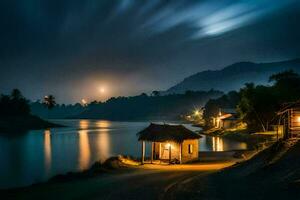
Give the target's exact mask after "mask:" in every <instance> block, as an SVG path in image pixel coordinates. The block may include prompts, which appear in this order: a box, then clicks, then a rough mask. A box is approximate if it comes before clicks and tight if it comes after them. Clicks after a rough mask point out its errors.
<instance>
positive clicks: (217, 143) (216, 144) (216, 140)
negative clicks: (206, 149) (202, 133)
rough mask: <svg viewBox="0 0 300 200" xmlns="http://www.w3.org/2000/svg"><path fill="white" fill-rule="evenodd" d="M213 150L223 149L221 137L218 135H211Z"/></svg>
mask: <svg viewBox="0 0 300 200" xmlns="http://www.w3.org/2000/svg"><path fill="white" fill-rule="evenodd" d="M212 139H213V140H212V142H213V146H212V148H213V151H224V144H223V139H222V138H220V137H213V138H212Z"/></svg>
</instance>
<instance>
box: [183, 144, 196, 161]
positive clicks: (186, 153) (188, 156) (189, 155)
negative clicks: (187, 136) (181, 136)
mask: <svg viewBox="0 0 300 200" xmlns="http://www.w3.org/2000/svg"><path fill="white" fill-rule="evenodd" d="M190 145H191V146H192V152H190V148H191V147H190ZM198 154H199V144H198V139H196V140H184V141H183V143H182V162H183V163H184V162H189V161H194V160H197V159H198V156H199V155H198Z"/></svg>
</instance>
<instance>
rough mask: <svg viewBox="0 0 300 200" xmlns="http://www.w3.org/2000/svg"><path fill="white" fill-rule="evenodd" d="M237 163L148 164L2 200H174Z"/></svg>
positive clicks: (12, 193) (45, 186)
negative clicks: (174, 194)
mask: <svg viewBox="0 0 300 200" xmlns="http://www.w3.org/2000/svg"><path fill="white" fill-rule="evenodd" d="M235 161H236V160H233V159H232V160H226V161H224V160H222V161H220V160H219V161H213V162H212V161H209V162H205V161H202V162H200V163H195V164H184V165H166V164H164V165H159V164H154V165H153V164H145V165H143V166H132V167H130V168H129V169H119V170H116V172H113V173H108V174H102V175H99V176H96V177H92V178H85V179H80V180H75V181H71V182H63V183H47V184H41V185H36V186H31V187H27V188H23V189H18V190H13V191H8V192H5V193H4V194H2V195H1V196H2V197H4V198H1V199H56V200H57V199H122V200H124V199H130V200H133V199H143V200H146V199H172V198H171V196H170V195H169V191H171V190H172V189H173V188H177V186H178V185H180V184H186V183H188V182H190V181H192V180H193V179H195V178H197V180H199V179H201V177H206V176H207V175H209V174H211V173H214V172H216V171H219V170H220V169H223V168H225V167H228V166H231V165H233V164H234V163H235Z"/></svg>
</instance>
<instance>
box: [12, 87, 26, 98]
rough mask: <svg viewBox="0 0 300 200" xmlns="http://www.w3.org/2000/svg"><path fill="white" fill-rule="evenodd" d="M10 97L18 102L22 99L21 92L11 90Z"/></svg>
mask: <svg viewBox="0 0 300 200" xmlns="http://www.w3.org/2000/svg"><path fill="white" fill-rule="evenodd" d="M10 96H11V98H12V99H14V100H19V99H22V98H23V95H22V93H21V91H20V90H18V89H13V90H12V92H11V95H10Z"/></svg>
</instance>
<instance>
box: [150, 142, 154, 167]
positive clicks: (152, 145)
mask: <svg viewBox="0 0 300 200" xmlns="http://www.w3.org/2000/svg"><path fill="white" fill-rule="evenodd" d="M153 147H154V142H151V164H152V163H153V150H154V148H153Z"/></svg>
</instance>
